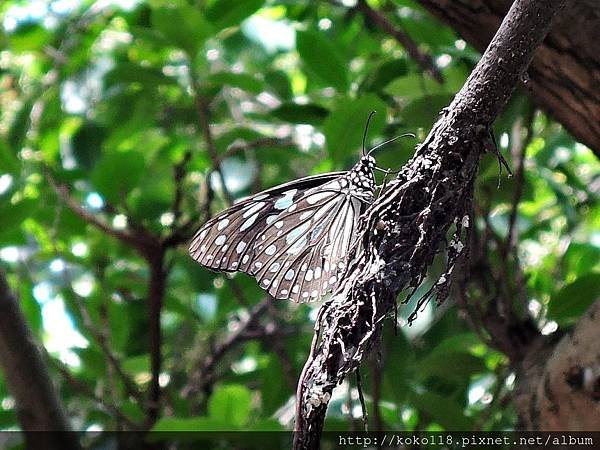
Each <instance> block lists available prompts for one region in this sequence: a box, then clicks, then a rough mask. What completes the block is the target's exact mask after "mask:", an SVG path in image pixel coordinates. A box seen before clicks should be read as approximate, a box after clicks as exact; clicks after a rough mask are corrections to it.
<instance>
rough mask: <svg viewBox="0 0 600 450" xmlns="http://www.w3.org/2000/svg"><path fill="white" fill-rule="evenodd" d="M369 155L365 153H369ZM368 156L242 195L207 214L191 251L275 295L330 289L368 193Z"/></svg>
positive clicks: (312, 295)
mask: <svg viewBox="0 0 600 450" xmlns="http://www.w3.org/2000/svg"><path fill="white" fill-rule="evenodd" d="M366 158H368V157H366ZM370 163H371V160H369V159H367V160H366V161H364V158H363V160H361V162H359V163H358V164H357V165H356V166H355V167H354V168H353V169H352V170H351V171H349V172H337V173H330V174H323V175H317V176H314V177H307V178H303V179H301V180H298V181H295V182H291V183H286V184H284V185H281V186H277V187H275V188H272V189H269V190H267V191H264V192H261V193H260V194H257V195H255V196H252V197H248V198H245V199H243V200H241V201H239V202H238V203H236V204H235V205H233V206H232V207H231V208H229V209H227V210H225V211H223V212H222V213H220V214H218V215H217V216H215V217H214V218H212V219H211V220H209V221H208V222H207V223H206V224H205V225H204V226H203V227H202V228H201V229H200V230H198V232H197V233H196V235H195V236H194V239H193V240H192V243H191V245H190V254H191V255H192V257H193V258H194V259H195V260H196V261H198V262H199V263H200V264H202V265H205V266H206V267H209V268H211V269H214V270H221V271H240V272H246V273H248V274H250V275H253V276H254V277H255V278H256V280H257V281H258V283H259V285H260V286H261V287H262V288H263V289H266V290H268V291H269V293H270V294H271V295H273V296H274V297H276V298H289V299H292V300H294V301H311V300H316V299H318V298H320V297H321V296H322V295H324V294H325V293H327V292H329V291H330V290H332V289H334V288H335V287H336V286H337V284H338V282H339V272H340V271H341V270H343V269H344V268H345V265H346V263H347V261H346V259H347V255H348V251H349V249H350V247H351V245H353V243H354V241H355V234H356V226H357V224H358V218H359V217H360V215H361V214H362V212H364V210H365V209H366V207H367V206H368V204H369V203H370V202H371V201H372V199H373V192H374V186H375V185H374V178H373V175H372V171H370V167H371V166H369V164H370Z"/></svg>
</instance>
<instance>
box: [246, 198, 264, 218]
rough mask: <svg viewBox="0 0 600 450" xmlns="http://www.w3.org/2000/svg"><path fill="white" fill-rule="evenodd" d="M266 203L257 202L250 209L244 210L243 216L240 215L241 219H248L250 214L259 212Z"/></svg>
mask: <svg viewBox="0 0 600 450" xmlns="http://www.w3.org/2000/svg"><path fill="white" fill-rule="evenodd" d="M265 205H266V203H265V202H258V203H256V204H255V205H252V206H251V207H250V208H248V209H247V210H246V212H244V214H243V215H242V217H243V218H244V219H245V218H246V217H250V216H251V215H252V214H254V213H255V212H257V211H259V210H260V209H261V208H262V207H263V206H265Z"/></svg>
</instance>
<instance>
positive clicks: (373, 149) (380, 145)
mask: <svg viewBox="0 0 600 450" xmlns="http://www.w3.org/2000/svg"><path fill="white" fill-rule="evenodd" d="M409 136H410V137H411V138H416V136H415V135H414V134H412V133H404V134H401V135H400V136H396V137H393V138H392V139H388V140H387V141H384V142H382V143H381V144H378V145H376V146H375V147H373V148H372V149H371V150H369V153H367V155H370V154H371V153H373V152H374V151H375V150H377V149H378V148H381V147H383V146H384V145H387V144H389V143H390V142H394V141H395V140H396V139H400V138H403V137H409Z"/></svg>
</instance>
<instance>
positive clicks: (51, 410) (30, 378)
mask: <svg viewBox="0 0 600 450" xmlns="http://www.w3.org/2000/svg"><path fill="white" fill-rule="evenodd" d="M0 362H1V367H2V369H3V371H4V376H5V379H6V385H7V388H8V390H9V392H10V394H11V395H12V396H13V397H14V399H15V411H16V414H17V418H18V420H19V423H20V425H21V428H22V429H23V430H24V435H25V443H26V447H27V448H47V449H50V450H55V449H56V450H59V449H65V450H78V449H79V448H80V447H79V443H78V442H77V439H76V436H75V434H74V433H72V432H71V431H70V428H71V427H70V425H69V422H68V420H67V416H66V414H65V411H64V410H63V407H62V405H61V403H60V401H59V398H58V395H57V393H56V391H55V389H54V386H53V385H52V381H51V380H50V376H49V374H48V368H47V366H46V364H45V363H44V360H43V358H42V356H41V353H40V350H39V348H38V347H37V344H36V341H35V339H34V337H33V335H32V333H31V330H30V329H29V326H28V325H27V321H26V319H25V317H24V316H23V313H22V312H21V309H20V308H19V301H18V300H17V298H16V297H15V295H14V294H13V293H12V292H11V290H10V288H9V286H8V282H7V280H6V278H5V275H4V272H3V271H1V270H0ZM38 431H52V432H53V433H39V432H38Z"/></svg>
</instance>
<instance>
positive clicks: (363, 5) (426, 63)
mask: <svg viewBox="0 0 600 450" xmlns="http://www.w3.org/2000/svg"><path fill="white" fill-rule="evenodd" d="M355 8H357V9H358V10H359V11H360V12H362V13H363V14H364V15H365V17H367V18H368V19H369V20H370V21H372V22H373V23H374V24H376V25H377V26H378V27H379V28H381V29H382V30H383V31H385V32H386V33H387V34H389V35H390V36H392V37H393V38H394V39H395V40H396V41H397V42H398V43H399V44H400V45H401V46H402V47H404V49H405V50H406V51H407V53H408V54H409V56H410V57H411V58H412V59H413V60H414V61H415V62H416V63H417V65H418V66H419V67H420V68H421V70H422V71H423V72H426V73H428V74H429V75H431V76H432V77H433V79H434V80H436V81H437V82H438V83H440V84H443V83H444V76H443V75H442V73H441V72H440V69H438V67H437V66H436V65H435V63H434V62H433V59H432V58H431V55H429V54H427V53H425V52H423V51H421V50H420V49H419V46H418V45H417V43H416V42H415V41H413V40H412V39H411V37H410V36H409V35H408V34H406V33H405V32H404V31H403V30H402V29H400V28H399V27H397V26H395V25H393V24H392V23H391V22H390V21H389V20H388V19H387V17H385V15H383V14H382V13H380V12H379V11H376V10H374V9H373V8H371V7H370V6H369V4H368V3H367V2H366V0H358V2H357V3H356V6H355Z"/></svg>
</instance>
